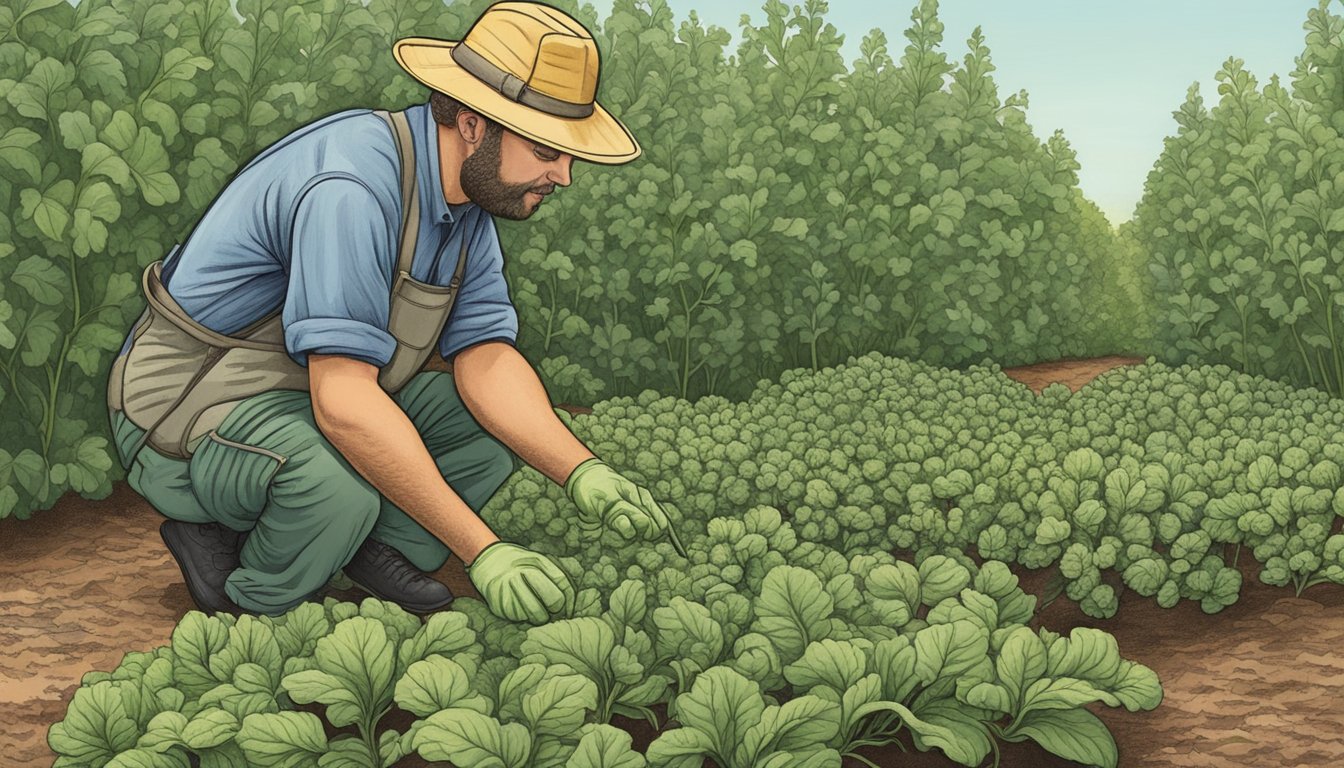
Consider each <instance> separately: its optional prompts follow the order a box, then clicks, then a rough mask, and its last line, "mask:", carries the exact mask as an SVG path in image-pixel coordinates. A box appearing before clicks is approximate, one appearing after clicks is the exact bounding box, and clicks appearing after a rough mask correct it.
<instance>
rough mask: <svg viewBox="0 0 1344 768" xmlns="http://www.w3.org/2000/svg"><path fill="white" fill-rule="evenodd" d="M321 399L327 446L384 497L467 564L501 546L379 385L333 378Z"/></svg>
mask: <svg viewBox="0 0 1344 768" xmlns="http://www.w3.org/2000/svg"><path fill="white" fill-rule="evenodd" d="M320 398H321V399H320V401H319V400H318V399H317V397H315V400H314V415H315V416H316V418H317V425H318V427H319V428H320V429H321V430H322V433H323V435H325V436H326V438H327V440H329V441H330V442H331V444H332V445H333V446H335V448H336V450H338V451H340V452H341V455H343V456H345V458H346V460H347V461H349V462H350V465H351V466H352V467H354V469H355V471H357V472H359V474H360V475H362V476H363V477H364V479H366V480H368V481H369V483H370V484H371V485H373V487H375V488H377V489H378V492H379V493H381V494H382V495H383V496H385V497H387V499H388V500H389V501H391V502H392V503H393V504H395V505H396V506H397V507H398V508H400V509H401V510H402V511H404V512H406V514H408V515H410V517H411V519H413V520H415V521H416V522H418V523H420V525H422V526H424V527H425V530H427V531H429V532H430V533H431V534H433V535H434V536H435V537H436V538H438V539H439V540H440V541H442V542H443V543H444V544H445V545H446V546H447V547H448V548H449V549H450V550H452V552H453V553H454V554H456V555H457V556H458V557H460V558H461V559H462V560H463V561H464V562H467V563H470V562H472V561H473V560H475V559H476V555H477V554H479V553H480V551H481V550H482V549H484V548H485V547H486V546H488V545H489V544H492V543H494V542H496V541H498V540H499V537H498V536H496V535H495V533H494V532H493V531H491V530H490V527H489V526H487V525H486V524H485V522H484V521H482V520H481V519H480V517H478V516H477V515H476V513H475V512H473V511H472V509H471V507H468V506H467V504H466V502H464V501H462V498H461V497H460V496H458V495H457V493H456V492H455V491H453V489H452V488H451V487H450V486H449V485H448V483H447V482H445V481H444V479H443V476H442V475H441V474H439V469H438V466H437V465H436V464H435V463H434V459H433V457H432V456H430V454H429V450H428V449H427V448H426V447H425V444H424V441H423V440H422V439H421V437H420V434H419V432H417V431H416V429H415V425H413V424H412V423H411V420H410V419H409V418H408V417H407V416H406V413H405V412H404V411H402V410H401V408H399V407H398V406H397V404H396V403H395V402H393V401H392V399H391V398H390V397H388V396H387V394H386V393H385V392H384V391H383V390H382V389H381V388H379V387H378V384H377V381H376V379H372V380H366V379H364V378H360V377H356V376H329V377H327V378H326V380H325V381H324V382H323V384H322V391H321V395H320ZM319 402H321V403H322V405H321V406H319V405H318V403H319Z"/></svg>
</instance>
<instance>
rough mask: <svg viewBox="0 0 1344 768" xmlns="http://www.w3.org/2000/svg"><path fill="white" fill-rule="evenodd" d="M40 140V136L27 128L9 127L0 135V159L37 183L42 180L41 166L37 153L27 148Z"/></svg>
mask: <svg viewBox="0 0 1344 768" xmlns="http://www.w3.org/2000/svg"><path fill="white" fill-rule="evenodd" d="M41 140H42V137H41V136H39V135H38V134H37V133H35V132H33V131H30V130H28V129H27V128H10V129H9V130H8V131H6V132H5V135H4V136H0V160H3V161H5V162H6V163H9V164H10V165H12V166H13V167H15V168H17V169H18V170H20V171H23V172H24V173H25V174H27V175H28V179H29V180H30V181H32V183H34V184H37V183H39V182H41V181H42V166H41V164H40V163H39V162H38V156H37V154H36V153H35V152H33V151H32V150H31V149H29V148H30V147H32V146H33V145H34V144H37V143H38V142H39V141H41Z"/></svg>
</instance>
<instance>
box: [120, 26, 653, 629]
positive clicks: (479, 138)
mask: <svg viewBox="0 0 1344 768" xmlns="http://www.w3.org/2000/svg"><path fill="white" fill-rule="evenodd" d="M393 53H394V55H395V56H396V58H397V61H398V62H399V63H400V64H401V66H402V67H403V68H404V69H406V71H407V72H409V73H410V74H411V75H412V76H414V77H415V78H416V79H417V80H419V81H420V82H422V83H423V84H425V85H426V86H428V87H429V88H430V89H432V90H431V97H430V101H429V103H427V104H421V105H417V106H414V107H411V108H410V109H408V110H406V111H405V112H404V114H403V113H393V114H388V113H378V112H373V111H370V110H366V109H357V110H348V111H344V112H340V113H336V114H333V115H328V116H326V117H324V118H321V119H319V120H317V121H314V122H313V123H310V124H309V125H306V126H304V127H302V128H300V129H298V130H296V131H294V132H293V133H291V134H290V135H289V136H287V137H285V138H284V139H282V140H280V141H278V142H277V143H276V144H274V145H272V146H271V147H268V148H267V149H266V150H264V151H263V152H261V153H259V154H258V155H257V156H256V157H255V158H253V159H252V161H251V162H250V163H248V165H247V166H246V167H244V168H243V169H242V170H241V171H240V172H239V173H238V174H237V175H236V176H235V177H234V178H233V179H232V180H231V181H230V182H229V184H228V185H227V186H226V188H225V189H224V190H223V191H222V192H221V193H220V194H219V195H218V197H217V198H216V199H215V201H214V202H213V203H212V204H211V206H210V208H209V209H208V210H207V211H206V213H205V214H204V216H203V217H202V218H201V220H200V222H199V223H198V224H197V226H196V228H195V230H194V231H193V232H192V233H191V236H190V237H189V238H188V239H187V242H186V244H185V245H184V246H182V247H181V248H175V249H174V251H173V252H172V253H170V254H169V256H168V258H167V259H166V260H165V261H166V263H165V264H162V265H160V264H157V263H156V264H154V265H151V266H150V268H149V269H147V270H146V272H145V276H144V288H145V295H146V299H147V301H148V304H149V307H148V309H147V310H146V313H145V315H144V316H142V318H141V319H140V321H138V322H137V323H136V325H135V327H134V328H133V329H132V331H131V334H130V336H129V337H128V339H127V342H126V345H125V347H124V348H123V350H122V354H121V355H120V356H119V357H118V359H117V361H116V363H115V365H114V366H113V370H112V375H111V379H110V381H109V392H108V400H109V407H110V410H111V418H112V424H113V433H114V436H115V438H116V444H117V450H118V453H119V455H120V458H121V460H122V463H123V465H124V466H126V467H127V470H128V479H129V482H130V484H131V486H132V487H133V488H134V489H135V490H136V491H137V492H138V493H140V494H141V495H143V496H144V497H145V498H146V499H147V500H148V501H149V502H150V503H151V504H153V505H154V506H155V507H156V508H157V509H158V510H159V511H160V512H162V513H163V514H164V515H165V516H167V517H169V518H171V519H170V520H168V521H166V522H164V524H163V526H162V528H161V532H162V535H163V538H164V541H165V543H166V544H167V546H168V548H169V551H170V552H171V553H172V554H173V556H174V557H175V558H176V559H177V562H178V565H179V566H180V567H181V569H182V573H183V576H184V579H185V581H186V583H187V587H188V590H189V591H190V593H191V595H192V598H193V599H194V600H195V601H196V603H197V605H199V606H200V607H201V608H202V609H203V610H206V611H230V612H234V613H238V612H241V611H249V612H256V613H266V614H278V613H281V612H283V611H285V610H288V609H289V608H292V607H293V606H295V605H297V604H299V603H301V602H303V601H304V600H306V599H308V598H309V597H311V596H312V595H313V594H314V593H315V592H316V591H317V590H319V589H320V588H322V587H323V586H324V585H325V584H326V583H327V582H328V580H329V579H330V578H331V577H332V576H333V575H334V574H335V573H336V572H337V571H338V570H340V569H342V568H344V569H345V573H346V574H347V575H348V576H349V577H350V578H351V579H352V580H353V581H354V582H356V583H357V584H359V585H360V586H362V587H364V588H365V589H367V590H368V591H369V592H371V593H373V594H374V595H377V596H379V597H382V598H384V599H388V600H394V601H396V602H398V603H400V604H401V605H402V606H404V607H406V608H407V610H411V611H414V612H417V613H427V612H432V611H435V610H439V609H442V608H444V607H445V606H447V605H448V604H449V602H450V601H451V600H452V595H451V594H450V593H449V591H448V589H447V587H446V586H444V585H443V584H441V583H439V582H438V581H436V580H434V579H432V578H430V577H429V576H428V575H426V572H430V571H434V570H436V569H438V568H439V567H441V566H442V565H443V564H444V562H445V561H446V560H447V558H448V555H449V554H450V552H451V553H456V554H457V555H458V556H459V557H460V558H461V559H462V561H463V562H464V563H466V564H467V566H468V567H467V574H468V576H469V577H470V579H471V581H472V583H473V584H474V585H475V586H476V588H477V590H478V591H480V593H481V594H482V596H483V597H484V599H485V601H486V603H487V604H488V605H489V606H490V608H491V610H492V611H494V612H495V613H496V614H498V615H500V616H503V617H505V618H509V619H514V620H529V621H532V622H535V623H540V622H543V621H545V620H546V619H547V618H548V617H549V615H551V614H554V613H555V612H557V611H559V610H561V609H562V608H563V607H564V606H565V604H566V602H567V601H568V600H570V599H571V598H572V595H573V587H572V585H571V584H570V582H569V580H568V578H567V577H566V576H565V574H564V573H563V572H562V571H561V570H560V569H559V568H558V567H557V566H556V565H555V564H554V563H553V562H552V561H551V560H550V559H548V558H546V557H544V556H542V555H540V554H538V553H535V552H532V551H529V550H528V549H526V548H524V547H521V546H519V545H517V544H514V543H509V542H502V541H500V540H499V538H498V536H496V535H495V534H494V532H493V531H491V530H490V528H489V526H487V525H486V524H485V523H484V522H483V521H482V520H481V519H480V518H479V517H478V516H477V514H476V512H478V511H479V510H480V509H481V508H482V507H483V506H484V504H485V503H486V501H487V500H488V499H489V498H490V497H491V496H492V495H493V494H494V492H495V491H496V490H497V489H498V488H499V487H500V486H501V485H502V484H503V483H504V481H505V480H506V479H507V478H508V476H509V475H510V474H511V473H512V472H513V471H514V470H515V469H517V467H518V466H519V465H518V462H517V460H516V458H521V459H522V460H523V461H525V462H526V463H527V464H529V465H530V466H532V467H534V468H536V469H537V470H538V471H540V472H541V473H542V474H544V475H545V476H546V477H549V478H550V479H551V480H553V481H554V482H556V483H558V484H562V485H564V487H565V490H566V492H567V494H568V495H569V497H570V498H571V499H572V500H573V501H574V503H575V505H576V507H577V508H578V512H579V516H580V521H581V523H583V524H584V525H585V526H588V527H597V526H602V525H605V526H609V527H611V528H613V529H614V530H617V531H618V532H619V533H621V534H622V535H624V536H626V537H627V538H632V537H634V536H636V535H639V536H644V537H647V538H653V537H656V536H659V535H661V534H663V533H664V532H667V531H668V520H667V516H666V514H665V513H664V511H663V510H662V509H661V508H660V507H659V505H658V504H657V502H655V501H654V499H653V498H652V496H651V495H650V494H649V492H648V491H647V490H645V489H644V488H641V487H639V486H637V485H635V484H634V483H632V482H631V481H630V480H628V479H626V478H624V477H623V476H621V475H620V474H619V473H617V472H616V471H614V470H613V469H612V468H610V467H609V466H607V465H606V464H605V463H603V462H602V461H601V460H600V459H598V458H597V457H595V456H594V455H593V453H592V452H591V451H589V450H588V449H587V448H586V447H585V446H584V445H583V444H582V443H581V442H580V441H579V440H578V439H577V438H575V437H574V435H572V434H571V433H570V432H569V430H568V429H567V428H566V427H565V426H564V424H563V423H562V422H561V421H560V419H559V418H558V417H557V415H556V413H555V412H554V411H553V410H552V408H551V405H550V401H549V398H548V397H547V394H546V391H545V389H544V387H543V386H542V384H541V382H540V381H539V380H538V378H537V376H536V373H535V371H534V370H533V369H532V367H531V366H530V365H529V364H528V363H527V361H526V360H525V359H524V358H523V357H522V356H521V355H520V354H519V353H518V351H517V350H516V349H515V347H514V342H515V340H516V337H517V330H518V322H517V315H516V311H515V309H514V307H513V305H512V304H511V303H510V301H509V297H508V291H507V285H506V284H505V282H504V279H503V274H502V265H503V257H502V254H501V253H500V248H499V241H498V237H497V234H496V231H495V227H494V223H493V219H492V217H493V216H503V217H505V218H509V219H518V220H521V219H526V218H528V217H530V216H531V215H532V214H533V213H535V212H536V211H537V210H538V208H539V207H540V206H541V204H542V201H543V200H544V199H545V198H546V196H547V195H549V194H551V193H553V192H554V191H555V189H556V188H557V187H564V186H568V185H569V183H570V169H571V167H572V164H573V161H574V158H576V157H578V158H580V159H585V160H589V161H591V162H597V163H605V164H620V163H625V162H629V161H631V160H634V159H635V158H637V157H638V156H639V154H640V149H639V146H638V144H637V143H636V142H635V140H634V138H633V137H632V136H631V135H630V134H629V132H628V131H627V130H626V129H625V127H624V126H623V125H621V123H620V122H619V121H617V120H616V119H615V118H614V117H612V116H611V115H609V114H608V113H607V112H606V111H605V110H603V109H602V108H601V107H600V106H599V105H597V104H596V102H595V101H594V95H595V93H596V88H597V79H598V66H599V65H598V53H597V48H596V45H595V44H594V42H593V39H592V36H591V35H590V34H589V33H588V31H587V30H586V29H584V28H583V26H582V25H580V24H579V23H578V22H577V21H575V20H574V19H572V18H570V17H569V16H567V15H565V14H563V13H561V12H559V11H558V10H556V9H555V8H552V7H550V6H546V5H542V4H539V3H529V2H502V3H497V4H495V5H493V6H491V7H490V8H489V9H487V10H486V11H485V13H484V14H482V15H481V17H480V18H479V19H477V20H476V22H475V23H474V24H473V26H472V28H471V29H470V30H469V31H468V32H467V34H466V36H465V37H464V39H463V40H462V41H461V42H452V41H444V40H436V39H432V38H407V39H403V40H399V41H397V43H396V44H395V45H394V47H393ZM403 156H404V162H403ZM434 350H437V352H438V353H439V354H441V355H442V356H443V357H444V358H445V359H447V360H449V361H451V362H452V368H453V375H452V376H449V375H447V374H444V373H442V372H431V371H421V369H422V367H423V364H424V362H425V360H426V359H427V357H428V356H429V354H430V353H431V352H433V351H434Z"/></svg>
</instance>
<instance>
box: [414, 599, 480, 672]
mask: <svg viewBox="0 0 1344 768" xmlns="http://www.w3.org/2000/svg"><path fill="white" fill-rule="evenodd" d="M474 642H476V633H475V632H473V631H472V630H471V627H470V626H468V620H467V616H466V615H465V614H463V613H459V612H457V611H440V612H438V613H435V614H434V615H432V616H430V617H429V618H428V619H426V620H425V623H424V625H423V626H421V627H420V628H419V629H417V630H416V632H415V634H414V635H412V636H411V637H409V638H407V639H405V640H403V641H402V643H401V646H400V647H399V648H398V649H397V669H398V670H405V669H406V668H407V667H409V666H410V665H411V664H413V663H415V662H417V661H420V660H421V659H425V658H428V657H429V656H430V655H432V654H436V653H437V654H441V655H444V656H449V657H451V656H452V655H453V654H456V653H459V652H462V651H464V650H466V649H467V648H469V647H470V646H471V645H472V643H474Z"/></svg>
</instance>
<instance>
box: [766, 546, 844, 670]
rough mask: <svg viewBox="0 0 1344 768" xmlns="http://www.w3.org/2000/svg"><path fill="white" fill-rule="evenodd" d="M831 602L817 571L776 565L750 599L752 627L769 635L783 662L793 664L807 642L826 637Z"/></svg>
mask: <svg viewBox="0 0 1344 768" xmlns="http://www.w3.org/2000/svg"><path fill="white" fill-rule="evenodd" d="M832 605H833V603H832V600H831V597H830V595H829V594H827V593H826V590H825V588H824V587H823V586H822V583H821V580H820V579H818V578H817V576H816V574H814V573H812V572H811V571H808V570H806V569H803V568H797V567H794V566H779V567H777V568H774V569H773V570H771V571H770V572H769V573H768V574H766V576H765V580H764V582H762V584H761V592H760V594H759V595H757V597H756V598H755V599H754V600H753V601H752V608H753V610H754V611H755V614H756V621H755V622H754V623H753V624H752V627H751V628H752V631H754V632H759V633H761V634H762V635H765V636H766V637H768V638H770V642H772V643H774V645H775V648H777V649H778V650H779V655H780V659H781V660H782V661H787V662H788V663H792V662H793V661H794V660H796V659H797V658H799V657H800V656H802V654H803V650H804V649H805V648H807V646H808V644H810V643H811V642H813V641H815V640H821V639H823V638H825V637H826V636H827V634H828V633H829V631H830V623H829V622H828V621H827V620H828V619H829V618H830V616H831V611H832Z"/></svg>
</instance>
